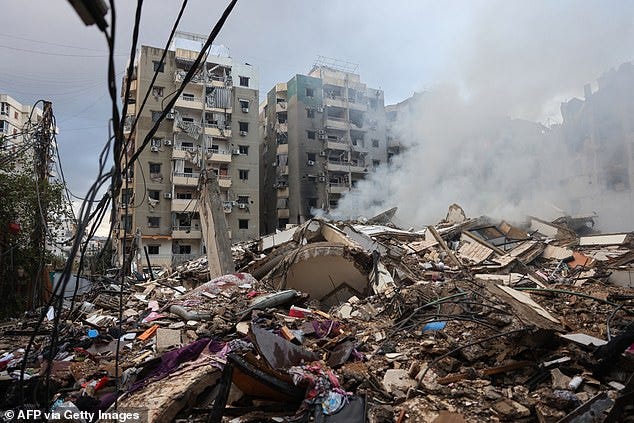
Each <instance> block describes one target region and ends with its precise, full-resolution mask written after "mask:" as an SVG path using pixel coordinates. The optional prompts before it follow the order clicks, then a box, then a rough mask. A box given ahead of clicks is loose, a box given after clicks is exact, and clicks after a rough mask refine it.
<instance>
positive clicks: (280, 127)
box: [275, 122, 288, 134]
mask: <svg viewBox="0 0 634 423" xmlns="http://www.w3.org/2000/svg"><path fill="white" fill-rule="evenodd" d="M275 132H277V133H281V134H285V133H287V132H288V123H286V122H283V123H280V122H275Z"/></svg>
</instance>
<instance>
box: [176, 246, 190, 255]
mask: <svg viewBox="0 0 634 423" xmlns="http://www.w3.org/2000/svg"><path fill="white" fill-rule="evenodd" d="M191 253H192V246H191V245H179V246H178V254H191Z"/></svg>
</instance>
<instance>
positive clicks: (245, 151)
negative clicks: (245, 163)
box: [239, 145, 249, 155]
mask: <svg viewBox="0 0 634 423" xmlns="http://www.w3.org/2000/svg"><path fill="white" fill-rule="evenodd" d="M239 148H240V154H245V155H246V154H249V146H248V145H241V146H239Z"/></svg>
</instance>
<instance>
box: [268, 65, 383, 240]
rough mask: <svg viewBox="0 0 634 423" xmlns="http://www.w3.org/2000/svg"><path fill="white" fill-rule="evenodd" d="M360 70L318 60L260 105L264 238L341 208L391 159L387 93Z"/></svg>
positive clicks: (278, 86)
mask: <svg viewBox="0 0 634 423" xmlns="http://www.w3.org/2000/svg"><path fill="white" fill-rule="evenodd" d="M355 72H356V65H351V64H349V63H347V62H345V63H344V62H340V61H335V60H331V59H326V58H322V57H320V58H319V59H318V60H317V62H316V63H315V65H314V66H313V68H312V70H311V71H310V72H309V73H308V75H299V74H298V75H295V76H294V77H293V78H291V79H290V80H289V81H288V82H286V83H278V84H276V85H275V86H274V87H273V88H272V89H271V90H270V91H269V92H268V94H267V97H266V99H265V101H264V102H263V104H262V105H261V106H260V131H261V132H262V135H263V137H264V142H263V145H262V160H263V162H262V166H261V177H262V184H261V194H260V195H261V209H262V218H261V219H262V220H261V227H262V233H271V232H274V231H275V229H276V228H284V227H285V226H286V225H287V224H299V223H303V222H304V221H306V220H307V219H309V218H310V217H312V216H313V215H314V214H315V211H316V210H318V209H321V210H325V211H329V210H331V209H333V208H336V207H337V204H338V202H339V199H340V198H341V196H342V195H343V194H345V193H346V192H348V191H350V190H351V189H354V188H355V186H356V184H357V182H358V181H359V180H361V179H363V178H364V177H365V176H366V175H367V174H368V173H369V172H371V171H372V169H373V168H376V167H378V166H379V165H380V164H381V163H385V162H387V144H386V123H385V106H384V95H383V91H382V90H379V89H375V88H369V87H368V86H367V85H366V84H365V83H363V82H361V78H360V76H359V75H358V74H357V73H355Z"/></svg>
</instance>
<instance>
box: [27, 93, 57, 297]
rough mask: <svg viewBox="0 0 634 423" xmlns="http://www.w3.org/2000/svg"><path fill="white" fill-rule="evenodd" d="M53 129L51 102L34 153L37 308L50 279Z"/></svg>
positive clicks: (33, 288)
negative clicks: (47, 272) (47, 269)
mask: <svg viewBox="0 0 634 423" xmlns="http://www.w3.org/2000/svg"><path fill="white" fill-rule="evenodd" d="M52 126H53V106H52V103H51V102H50V101H45V102H44V110H43V113H42V120H41V121H40V124H39V128H40V129H39V130H38V131H37V132H36V133H35V138H36V142H35V147H34V149H35V151H34V155H33V156H34V157H33V158H34V169H35V186H36V191H37V192H36V193H35V194H36V199H37V206H36V209H35V222H34V223H35V225H34V228H35V230H34V231H33V247H34V251H35V252H37V254H38V257H37V258H35V257H34V259H35V261H34V262H35V263H37V266H36V267H34V269H33V270H34V271H33V274H32V275H31V278H32V281H33V282H32V286H31V289H30V290H29V291H30V292H29V300H30V306H31V307H37V306H39V305H40V304H41V302H42V299H43V288H44V286H45V283H46V280H47V278H48V276H46V278H45V277H44V269H45V266H44V264H45V263H44V258H45V255H46V231H47V225H48V221H47V215H48V168H49V163H50V148H51V139H52V131H54V130H55V129H54V128H52Z"/></svg>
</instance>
